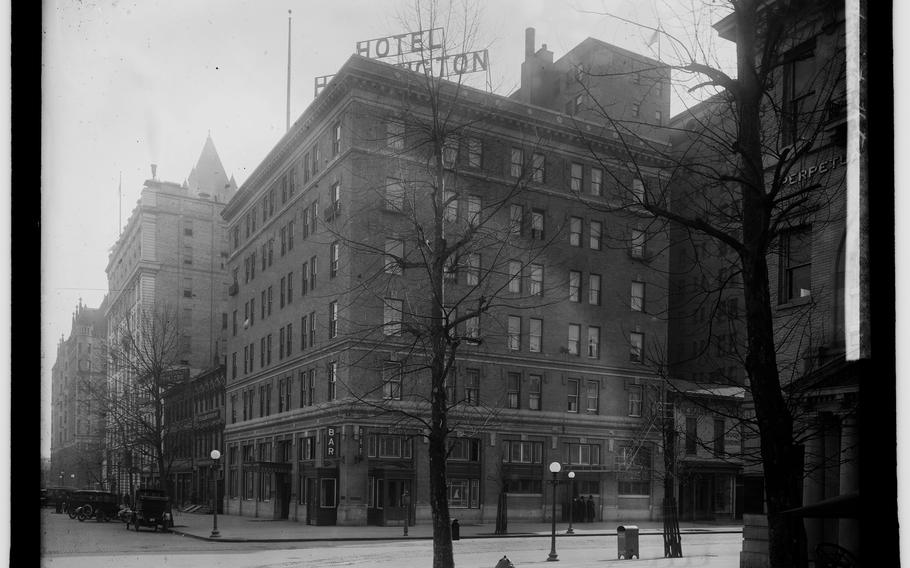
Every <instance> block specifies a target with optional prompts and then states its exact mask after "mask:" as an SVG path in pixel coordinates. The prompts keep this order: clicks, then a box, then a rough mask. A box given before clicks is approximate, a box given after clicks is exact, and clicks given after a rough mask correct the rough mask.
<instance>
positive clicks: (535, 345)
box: [528, 318, 543, 353]
mask: <svg viewBox="0 0 910 568" xmlns="http://www.w3.org/2000/svg"><path fill="white" fill-rule="evenodd" d="M542 338H543V320H542V319H537V318H531V319H530V323H529V325H528V351H530V352H531V353H540V351H541V341H542Z"/></svg>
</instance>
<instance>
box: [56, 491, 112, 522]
mask: <svg viewBox="0 0 910 568" xmlns="http://www.w3.org/2000/svg"><path fill="white" fill-rule="evenodd" d="M68 502H69V507H68V509H69V511H68V512H69V515H70V518H75V519H79V520H80V521H84V520H85V519H91V518H95V519H97V520H98V521H99V522H100V521H105V522H107V521H109V520H110V519H113V518H115V517H116V516H117V511H118V510H119V509H120V506H119V499H118V496H117V494H116V493H110V492H108V491H98V490H95V489H80V490H78V491H73V493H72V495H70V497H69V500H68Z"/></svg>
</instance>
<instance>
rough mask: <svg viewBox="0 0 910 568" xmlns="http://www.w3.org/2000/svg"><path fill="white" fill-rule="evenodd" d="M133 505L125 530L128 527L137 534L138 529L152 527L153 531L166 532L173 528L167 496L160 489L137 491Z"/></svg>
mask: <svg viewBox="0 0 910 568" xmlns="http://www.w3.org/2000/svg"><path fill="white" fill-rule="evenodd" d="M134 501H135V504H134V507H133V509H132V511H131V512H130V516H129V520H127V522H126V528H127V530H129V528H130V525H133V528H134V529H135V530H136V531H137V532H138V531H139V527H152V528H153V529H154V530H156V531H157V530H158V527H161V530H165V531H166V530H168V529H169V528H171V527H172V526H174V521H173V515H172V512H171V503H170V499H169V498H168V496H167V494H166V493H165V492H164V491H162V490H161V489H137V490H136V498H135V499H134Z"/></svg>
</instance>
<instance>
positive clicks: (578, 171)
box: [569, 162, 584, 192]
mask: <svg viewBox="0 0 910 568" xmlns="http://www.w3.org/2000/svg"><path fill="white" fill-rule="evenodd" d="M570 175H571V177H570V178H569V189H571V190H572V191H575V192H580V191H581V188H582V185H583V183H584V167H583V166H582V165H581V164H578V163H575V162H573V163H572V167H571V172H570Z"/></svg>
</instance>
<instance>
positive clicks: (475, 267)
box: [465, 253, 480, 286]
mask: <svg viewBox="0 0 910 568" xmlns="http://www.w3.org/2000/svg"><path fill="white" fill-rule="evenodd" d="M465 264H466V265H467V267H466V268H467V270H466V271H465V284H467V285H468V286H477V285H478V284H480V255H479V254H476V253H471V254H469V255H467V258H466V259H465Z"/></svg>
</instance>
